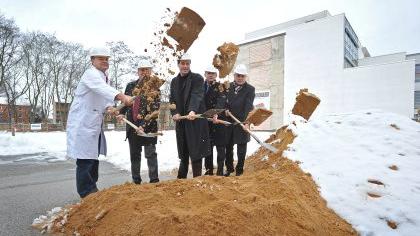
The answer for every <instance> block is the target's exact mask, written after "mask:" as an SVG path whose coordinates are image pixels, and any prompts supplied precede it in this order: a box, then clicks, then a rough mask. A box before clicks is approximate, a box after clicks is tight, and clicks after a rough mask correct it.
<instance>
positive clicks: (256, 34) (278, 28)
mask: <svg viewBox="0 0 420 236" xmlns="http://www.w3.org/2000/svg"><path fill="white" fill-rule="evenodd" d="M330 16H331V14H330V12H329V11H327V10H324V11H321V12H317V13H315V14H311V15H308V16H304V17H301V18H297V19H294V20H290V21H286V22H283V23H281V24H277V25H273V26H269V27H266V28H262V29H258V30H255V31H252V32H249V33H246V34H245V40H244V41H242V42H240V43H239V45H241V44H246V43H249V42H254V41H257V40H261V39H264V38H270V37H273V36H277V35H281V34H285V32H286V29H287V28H290V27H293V26H296V25H300V24H304V23H308V22H311V21H314V20H318V19H322V18H325V17H330Z"/></svg>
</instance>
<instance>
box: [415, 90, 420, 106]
mask: <svg viewBox="0 0 420 236" xmlns="http://www.w3.org/2000/svg"><path fill="white" fill-rule="evenodd" d="M414 108H420V91H415V92H414Z"/></svg>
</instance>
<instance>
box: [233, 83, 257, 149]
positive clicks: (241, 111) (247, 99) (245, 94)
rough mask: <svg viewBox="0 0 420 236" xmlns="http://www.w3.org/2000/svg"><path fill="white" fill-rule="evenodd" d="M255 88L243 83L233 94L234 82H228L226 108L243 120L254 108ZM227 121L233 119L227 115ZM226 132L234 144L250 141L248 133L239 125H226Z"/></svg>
mask: <svg viewBox="0 0 420 236" xmlns="http://www.w3.org/2000/svg"><path fill="white" fill-rule="evenodd" d="M254 98H255V88H254V87H253V86H252V85H250V84H248V83H245V84H244V85H243V86H242V88H241V89H240V90H239V91H238V94H235V89H234V82H232V83H231V84H230V87H229V91H228V92H227V100H226V109H228V110H229V111H230V112H231V113H232V114H233V115H234V116H235V117H236V118H237V119H238V120H239V121H241V122H243V121H245V119H246V118H247V116H248V113H249V112H250V111H252V109H253V108H254V105H253V103H254ZM227 120H228V121H229V122H232V123H234V122H235V121H234V120H233V119H232V118H231V117H228V119H227ZM227 133H228V135H230V136H231V137H229V138H232V139H233V143H234V144H244V143H247V142H249V141H250V137H249V134H248V133H247V132H246V131H245V130H243V129H242V127H241V126H240V125H231V126H229V127H227Z"/></svg>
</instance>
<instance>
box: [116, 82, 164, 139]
mask: <svg viewBox="0 0 420 236" xmlns="http://www.w3.org/2000/svg"><path fill="white" fill-rule="evenodd" d="M145 80H147V78H145V79H143V80H142V81H140V83H139V79H138V80H135V81H132V82H130V83H128V84H127V86H126V88H125V92H124V93H125V94H126V95H129V96H132V92H133V90H134V88H135V87H136V85H137V84H138V86H139V87H141V86H142V85H143V84H144V82H145ZM137 99H139V101H140V106H139V111H138V114H139V115H141V116H142V119H137V121H134V119H133V106H130V107H124V108H123V109H121V111H120V113H121V114H126V116H127V120H129V121H131V122H132V123H133V124H135V125H136V126H142V127H143V129H144V132H145V133H155V132H157V131H158V125H157V121H156V119H151V120H146V119H145V118H146V115H150V114H151V113H152V112H153V111H156V110H159V107H160V98H159V97H157V98H156V99H155V100H154V101H153V102H151V103H148V102H147V98H146V96H145V95H140V96H139V97H138V98H137ZM126 135H127V136H126V137H127V138H136V140H138V144H139V145H151V144H156V143H157V138H156V137H154V138H149V137H141V136H138V135H137V134H136V131H135V130H134V129H133V128H132V127H131V126H129V125H128V124H127V125H126Z"/></svg>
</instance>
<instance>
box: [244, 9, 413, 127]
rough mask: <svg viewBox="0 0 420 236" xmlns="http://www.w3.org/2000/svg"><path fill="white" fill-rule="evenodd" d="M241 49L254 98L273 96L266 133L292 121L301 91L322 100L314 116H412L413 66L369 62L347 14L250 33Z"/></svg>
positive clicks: (389, 58) (389, 60) (401, 60)
mask: <svg viewBox="0 0 420 236" xmlns="http://www.w3.org/2000/svg"><path fill="white" fill-rule="evenodd" d="M239 47H240V52H239V55H238V59H237V61H236V63H237V64H240V63H243V64H245V65H247V66H248V67H249V82H250V83H251V84H252V85H254V86H255V88H256V93H257V94H258V93H260V92H261V93H265V92H267V91H269V103H270V107H269V109H271V110H272V111H273V116H272V117H271V119H270V120H269V121H267V123H268V124H265V125H266V126H265V127H263V129H275V128H278V127H279V126H281V125H282V124H284V123H285V122H287V121H288V118H289V114H290V112H291V110H292V107H293V105H294V102H295V97H296V93H297V92H298V91H299V90H300V89H302V88H308V89H309V91H310V92H313V93H314V94H316V95H317V96H319V97H320V99H321V104H320V105H319V107H318V108H317V110H316V112H315V113H314V116H317V115H322V114H327V113H344V112H351V111H356V110H362V109H381V110H385V111H390V112H394V113H398V114H401V115H404V116H407V117H410V118H412V117H413V115H414V112H413V107H414V99H413V94H414V68H415V62H414V60H411V59H407V58H406V55H405V53H396V54H391V55H384V56H379V57H372V56H370V54H369V52H368V50H367V49H366V48H365V47H363V46H362V45H361V43H360V41H359V39H358V37H357V35H356V33H355V31H354V30H353V28H352V26H351V24H350V22H349V21H348V20H347V18H346V17H345V15H344V14H339V15H335V16H331V15H330V13H329V12H328V11H323V12H319V13H316V14H313V15H309V16H305V17H302V18H299V19H296V20H292V21H288V22H285V23H282V24H279V25H275V26H272V27H267V28H264V29H260V30H257V31H254V32H250V33H248V34H246V35H245V40H244V41H243V42H241V43H239Z"/></svg>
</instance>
